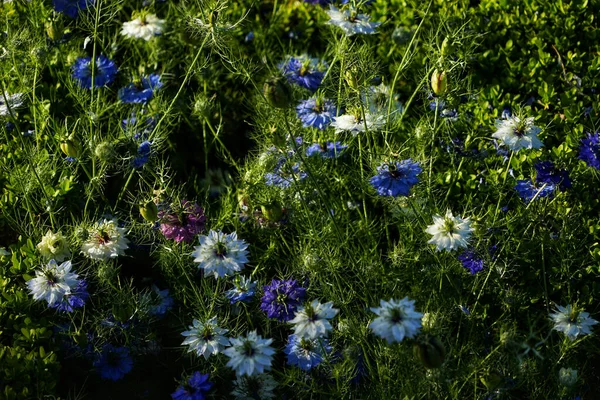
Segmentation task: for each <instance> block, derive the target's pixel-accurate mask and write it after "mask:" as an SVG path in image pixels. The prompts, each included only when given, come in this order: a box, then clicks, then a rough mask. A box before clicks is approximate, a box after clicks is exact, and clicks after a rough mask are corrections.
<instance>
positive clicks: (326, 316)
mask: <svg viewBox="0 0 600 400" xmlns="http://www.w3.org/2000/svg"><path fill="white" fill-rule="evenodd" d="M338 312H339V310H338V309H337V308H333V303H332V302H331V301H330V302H327V303H325V304H321V303H319V300H313V301H312V302H311V303H310V304H309V305H307V306H305V307H300V308H299V309H298V311H296V315H295V316H294V319H292V320H291V321H290V323H291V324H294V325H295V326H294V334H295V335H296V336H298V337H300V338H305V339H316V338H320V337H324V336H327V334H328V332H329V331H330V330H331V323H330V322H329V321H328V320H330V319H331V318H333V317H335V316H336V315H337V313H338Z"/></svg>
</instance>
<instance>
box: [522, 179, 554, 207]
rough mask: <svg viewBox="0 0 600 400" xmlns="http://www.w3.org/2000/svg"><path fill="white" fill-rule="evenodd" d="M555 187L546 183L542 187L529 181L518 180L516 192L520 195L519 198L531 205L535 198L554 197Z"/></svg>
mask: <svg viewBox="0 0 600 400" xmlns="http://www.w3.org/2000/svg"><path fill="white" fill-rule="evenodd" d="M554 189H555V185H552V184H549V183H544V184H542V185H535V184H534V183H533V182H531V181H529V180H518V181H517V185H516V186H515V190H516V191H517V192H518V193H519V196H520V197H521V198H522V199H523V201H525V203H529V202H530V201H531V200H533V199H534V198H536V199H537V198H541V197H552V195H553V194H554Z"/></svg>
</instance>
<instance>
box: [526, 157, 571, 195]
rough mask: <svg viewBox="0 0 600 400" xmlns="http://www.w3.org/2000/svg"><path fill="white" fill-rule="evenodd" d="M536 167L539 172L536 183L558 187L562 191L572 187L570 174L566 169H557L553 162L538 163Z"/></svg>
mask: <svg viewBox="0 0 600 400" xmlns="http://www.w3.org/2000/svg"><path fill="white" fill-rule="evenodd" d="M534 167H535V170H536V171H537V176H536V177H535V181H536V182H538V183H550V184H553V185H558V187H559V188H560V189H561V190H566V189H569V188H571V187H572V185H571V179H570V178H569V172H568V171H567V170H564V169H561V170H558V169H556V167H555V166H554V163H553V162H552V161H538V162H537V163H535V165H534Z"/></svg>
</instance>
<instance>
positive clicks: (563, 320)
mask: <svg viewBox="0 0 600 400" xmlns="http://www.w3.org/2000/svg"><path fill="white" fill-rule="evenodd" d="M550 319H551V320H552V322H554V327H553V329H554V330H556V331H558V332H562V333H564V334H565V335H566V336H567V337H568V338H569V339H570V340H575V339H576V338H577V336H580V335H589V334H590V333H592V326H594V325H596V324H597V323H598V321H596V320H595V319H593V318H590V313H588V312H585V311H583V310H579V309H577V308H575V307H573V306H572V305H570V304H568V305H567V306H565V307H563V306H559V305H558V304H557V305H556V311H555V312H554V313H551V314H550Z"/></svg>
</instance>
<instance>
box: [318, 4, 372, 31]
mask: <svg viewBox="0 0 600 400" xmlns="http://www.w3.org/2000/svg"><path fill="white" fill-rule="evenodd" d="M327 14H329V18H331V19H330V20H329V21H327V24H330V25H335V26H338V27H340V28H341V29H342V30H343V31H344V33H345V34H346V36H352V35H354V34H357V33H359V34H373V33H375V28H377V27H378V26H379V25H381V22H369V19H370V18H371V17H369V16H368V15H365V14H358V13H357V12H356V10H355V9H354V7H350V10H339V9H338V8H336V7H334V6H332V5H329V11H327Z"/></svg>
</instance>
